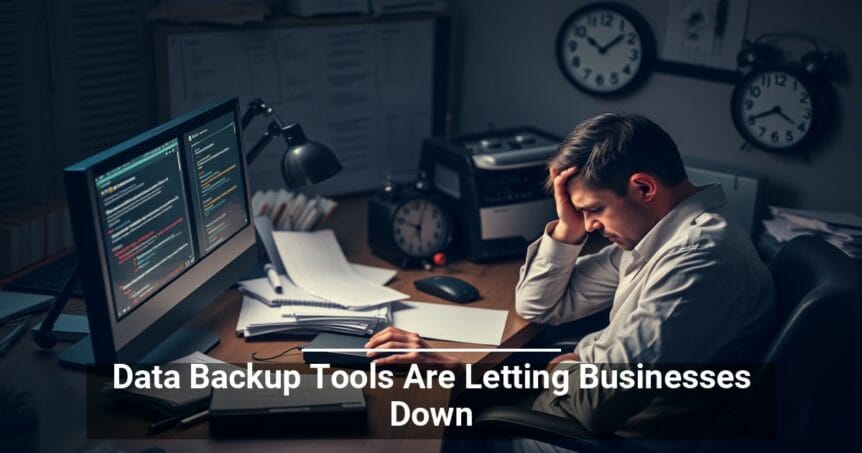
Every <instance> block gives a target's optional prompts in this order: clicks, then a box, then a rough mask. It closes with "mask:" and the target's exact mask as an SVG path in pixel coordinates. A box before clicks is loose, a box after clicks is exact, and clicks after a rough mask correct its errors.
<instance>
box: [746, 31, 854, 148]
mask: <svg viewBox="0 0 862 453" xmlns="http://www.w3.org/2000/svg"><path fill="white" fill-rule="evenodd" d="M767 38H773V39H779V38H790V39H796V40H801V41H803V42H808V43H809V44H810V45H811V46H812V47H813V50H812V51H811V52H809V53H807V54H805V55H803V56H802V58H801V59H800V61H799V62H798V63H796V62H793V61H789V60H787V59H785V58H783V56H782V55H783V53H782V51H781V49H779V48H778V47H776V46H774V45H772V44H770V43H767V42H765V40H766V39H767ZM737 61H738V63H739V66H740V67H744V66H752V69H751V71H750V72H749V73H748V74H746V75H745V77H743V78H742V80H740V81H739V82H738V83H737V84H736V87H734V89H733V95H732V97H731V102H730V110H731V115H732V117H733V124H734V125H735V126H736V129H737V130H738V131H739V133H740V134H741V135H742V136H743V138H745V140H746V142H748V143H750V144H751V145H753V146H756V147H757V148H760V149H762V150H765V151H773V152H782V153H789V152H794V151H800V150H803V149H807V148H809V147H810V145H812V144H814V143H816V142H817V139H818V138H820V137H822V136H823V133H824V132H825V131H826V129H827V128H828V126H829V124H830V123H831V122H832V117H833V114H834V111H835V97H834V94H833V91H832V89H831V88H832V87H831V85H829V81H828V80H827V76H828V75H829V74H830V73H832V72H833V71H834V70H835V68H836V66H837V57H836V56H835V54H834V53H832V52H824V51H823V50H821V49H820V46H818V45H817V43H816V42H814V41H813V40H811V39H810V38H806V37H801V36H800V35H785V34H779V33H768V34H765V35H761V36H760V37H759V38H758V39H757V40H755V41H754V42H746V44H745V46H744V47H743V49H742V50H741V51H740V52H739V55H738V56H737Z"/></svg>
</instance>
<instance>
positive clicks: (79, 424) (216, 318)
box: [0, 195, 539, 451]
mask: <svg viewBox="0 0 862 453" xmlns="http://www.w3.org/2000/svg"><path fill="white" fill-rule="evenodd" d="M367 199H368V197H367V196H364V195H361V196H353V197H346V198H342V199H339V200H338V203H339V204H338V207H337V208H336V210H335V212H334V214H333V216H332V218H331V219H330V220H329V223H328V225H327V227H329V228H332V229H333V230H334V231H335V233H336V236H337V237H338V240H339V242H340V243H341V246H342V248H343V250H344V253H345V254H346V255H347V257H348V259H350V260H351V261H353V262H357V263H362V264H369V265H373V266H384V267H390V268H392V267H394V266H393V265H392V264H391V263H389V262H387V261H385V260H383V259H381V258H378V257H376V256H374V255H373V254H372V253H371V251H370V250H369V249H368V245H367V242H366V237H367V234H366V232H367V221H366V219H367V215H366V213H367V211H366V202H367ZM521 263H522V260H521V258H517V259H513V260H509V261H505V262H498V263H492V264H481V265H480V264H475V263H471V262H466V261H461V262H456V263H452V264H450V265H448V266H446V267H443V268H438V269H434V270H432V271H431V273H435V274H448V275H454V276H457V277H459V278H462V279H464V280H467V281H469V282H471V283H472V284H474V285H475V286H476V287H477V288H478V289H479V292H480V293H481V295H482V298H481V299H480V300H479V301H477V302H474V303H472V304H471V305H470V306H472V307H482V308H498V309H505V310H508V311H509V317H508V319H507V321H506V328H505V330H504V332H503V342H502V345H501V347H506V348H518V347H522V346H523V345H524V344H525V343H526V342H527V341H529V340H530V339H531V338H533V337H534V336H535V335H536V334H538V332H539V327H538V326H537V325H534V324H530V323H528V322H527V321H525V320H524V319H522V318H520V317H519V316H517V315H516V314H515V312H514V286H515V283H516V282H517V280H518V269H519V267H520V265H521ZM428 275H429V272H427V271H424V270H408V271H404V270H402V271H399V272H398V275H397V276H396V279H395V280H394V281H393V282H392V283H390V286H391V287H393V288H395V289H397V290H399V291H402V292H404V293H407V294H409V295H410V296H411V298H415V299H416V300H424V301H431V302H438V303H446V304H449V303H450V302H446V301H444V300H442V299H439V298H436V297H433V296H430V295H427V294H424V293H420V292H418V291H417V290H416V289H415V288H413V281H414V280H416V279H418V278H421V277H426V276H428ZM239 300H240V295H239V293H238V292H237V291H235V290H230V291H227V292H225V293H224V294H222V295H221V296H220V297H219V298H218V299H217V300H215V301H214V302H213V303H212V304H210V305H209V306H208V307H207V308H206V309H205V310H204V311H203V312H201V313H200V315H199V316H197V317H196V318H195V319H193V320H192V321H191V322H190V323H189V326H191V327H200V328H208V329H212V330H214V331H216V332H217V333H218V335H219V337H220V339H221V342H220V343H219V345H217V346H216V347H215V348H214V349H212V350H211V351H210V352H209V354H210V355H212V356H213V357H216V358H218V359H220V360H224V361H226V362H240V363H244V362H247V361H249V360H250V358H251V353H252V352H254V351H258V352H259V353H261V354H268V353H275V352H280V351H283V350H284V349H287V348H289V347H291V346H295V345H299V344H304V343H305V342H306V341H271V342H246V341H245V340H244V339H242V338H238V337H237V336H236V334H235V328H236V320H237V315H238V313H239ZM67 311H68V312H75V313H83V311H84V309H83V301H81V300H73V301H72V302H71V303H70V304H69V308H68V309H67ZM429 343H430V344H431V345H432V346H433V347H461V346H463V347H464V348H468V347H476V346H477V345H469V344H460V343H451V342H442V341H429ZM67 345H68V344H67V343H61V344H58V345H57V347H56V348H55V349H56V350H57V351H61V350H62V349H63V348H64V347H66V346H67ZM486 347H487V346H486ZM453 355H455V356H457V357H458V358H459V359H461V360H462V361H464V362H465V363H475V364H478V363H483V364H495V363H499V362H500V361H501V360H503V359H504V358H505V357H506V356H507V355H508V354H505V353H497V352H492V353H482V352H465V353H457V354H453ZM282 361H283V362H294V363H301V362H302V356H301V354H293V355H288V356H285V357H284V358H283V360H282ZM0 370H2V371H0V385H2V386H4V387H8V388H11V389H14V390H16V391H25V392H29V393H30V394H31V395H32V396H33V399H34V403H35V406H36V407H35V409H36V412H37V413H38V415H39V420H40V439H41V447H42V449H43V450H45V451H55V450H64V451H69V450H78V449H80V448H81V447H83V446H84V445H86V444H87V439H86V438H85V432H86V420H85V405H86V401H85V392H84V387H85V379H84V373H82V372H80V371H75V370H69V369H65V368H60V367H59V365H58V364H57V360H56V357H55V353H54V352H52V351H42V350H40V349H39V348H38V347H37V346H36V345H35V343H33V341H32V340H31V339H30V338H29V336H28V337H27V338H26V339H22V341H20V342H19V343H18V344H17V345H16V346H15V347H14V348H13V349H12V350H11V351H9V353H7V354H6V355H5V356H4V357H2V358H0ZM428 393H429V394H428V395H427V397H428V398H431V399H433V400H434V401H433V402H432V401H428V402H427V403H426V404H427V405H429V406H431V405H445V402H446V401H448V397H449V395H448V393H446V392H445V391H443V390H441V393H433V392H428ZM425 396H426V395H424V393H423V398H425ZM368 405H369V409H368V410H369V414H368V416H369V419H370V420H375V419H381V417H382V420H383V422H384V423H387V421H388V407H380V405H379V404H378V405H375V400H374V398H373V397H369V398H368ZM112 415H115V416H116V418H117V419H118V422H117V423H118V424H119V425H121V426H124V427H125V426H128V427H129V428H130V429H132V430H135V431H137V430H140V432H143V431H145V430H146V424H145V423H144V421H143V420H142V419H141V418H139V417H134V416H132V415H129V414H112ZM375 417H377V418H375ZM192 429H194V430H199V433H200V434H201V436H203V435H204V434H205V433H206V432H207V430H208V427H207V426H206V424H202V425H199V426H197V427H194V428H192ZM369 429H370V430H371V431H372V433H373V430H374V429H375V428H374V427H373V426H369ZM192 434H196V433H192ZM97 442H98V441H91V442H90V443H92V444H95V443H97ZM285 442H287V444H285ZM111 444H113V445H117V446H122V447H124V448H127V449H128V450H130V451H136V450H140V449H142V448H146V447H149V446H159V447H162V448H166V449H168V450H172V449H182V450H197V449H200V450H202V451H212V450H214V449H216V450H221V449H225V450H230V449H234V448H242V449H245V448H247V447H249V446H250V445H249V444H248V443H247V442H243V443H241V444H240V443H237V442H225V441H214V440H209V439H198V440H169V439H161V438H158V437H153V438H146V439H140V440H134V441H128V440H124V441H116V442H114V441H111ZM253 445H254V447H255V448H263V449H268V448H272V449H280V450H283V449H284V448H285V447H286V446H287V447H289V448H291V449H299V450H305V449H309V450H311V449H319V448H322V447H333V448H336V449H343V450H345V451H347V450H355V449H357V448H361V449H363V450H365V449H373V450H391V449H397V450H406V449H408V448H409V449H410V450H416V451H438V450H439V445H440V443H439V440H437V441H428V440H411V439H403V440H399V439H387V440H372V439H359V440H332V441H329V440H320V439H310V440H284V441H282V440H277V441H260V442H254V443H253ZM170 446H173V447H174V448H170Z"/></svg>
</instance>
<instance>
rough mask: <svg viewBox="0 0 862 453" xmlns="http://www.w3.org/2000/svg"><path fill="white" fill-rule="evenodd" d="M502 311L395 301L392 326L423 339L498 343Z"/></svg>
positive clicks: (501, 331)
mask: <svg viewBox="0 0 862 453" xmlns="http://www.w3.org/2000/svg"><path fill="white" fill-rule="evenodd" d="M508 315H509V313H508V312H507V311H506V310H493V309H490V308H473V307H462V306H458V305H443V304H434V303H430V302H395V303H393V304H392V325H393V326H395V327H397V328H399V329H403V330H407V331H410V332H416V333H418V334H419V335H420V336H422V337H425V338H433V339H435V340H446V341H460V342H463V343H476V344H490V345H494V346H499V345H500V342H501V341H502V339H503V329H505V328H506V318H507V317H508Z"/></svg>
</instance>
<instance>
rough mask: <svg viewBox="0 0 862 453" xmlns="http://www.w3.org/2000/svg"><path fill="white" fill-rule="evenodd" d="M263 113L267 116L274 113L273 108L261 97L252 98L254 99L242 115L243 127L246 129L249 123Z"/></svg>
mask: <svg viewBox="0 0 862 453" xmlns="http://www.w3.org/2000/svg"><path fill="white" fill-rule="evenodd" d="M261 113H262V114H264V115H266V116H269V115H272V113H273V112H272V108H271V107H269V106H267V105H266V103H265V102H263V99H261V98H254V99H252V101H251V102H249V103H248V109H247V110H246V111H245V113H243V115H242V129H243V130H245V128H246V127H248V125H249V123H251V121H252V120H253V119H254V118H255V117H256V116H258V115H260V114H261Z"/></svg>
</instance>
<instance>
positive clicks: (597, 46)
mask: <svg viewBox="0 0 862 453" xmlns="http://www.w3.org/2000/svg"><path fill="white" fill-rule="evenodd" d="M655 57H656V46H655V37H654V36H653V33H652V29H651V28H650V26H649V24H648V23H647V21H646V20H645V19H644V18H643V16H641V15H640V13H638V12H637V11H636V10H635V9H633V8H631V7H629V6H626V5H623V4H620V3H615V2H600V3H591V4H588V5H586V6H583V7H581V8H579V9H577V10H576V11H575V12H573V13H572V14H571V15H570V16H569V17H568V18H567V19H566V21H565V22H563V25H562V27H560V31H559V33H558V34H557V63H558V64H559V66H560V70H561V71H562V72H563V74H564V75H565V76H566V78H567V79H568V80H569V82H571V83H572V84H573V85H575V87H577V88H579V89H581V90H583V91H585V92H587V93H590V94H594V95H599V96H607V95H614V94H620V93H623V92H625V91H627V90H630V89H632V88H634V87H636V86H637V85H639V84H640V83H642V82H643V81H644V80H645V79H646V76H647V74H648V73H649V71H650V69H651V68H652V65H653V62H654V61H655Z"/></svg>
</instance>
